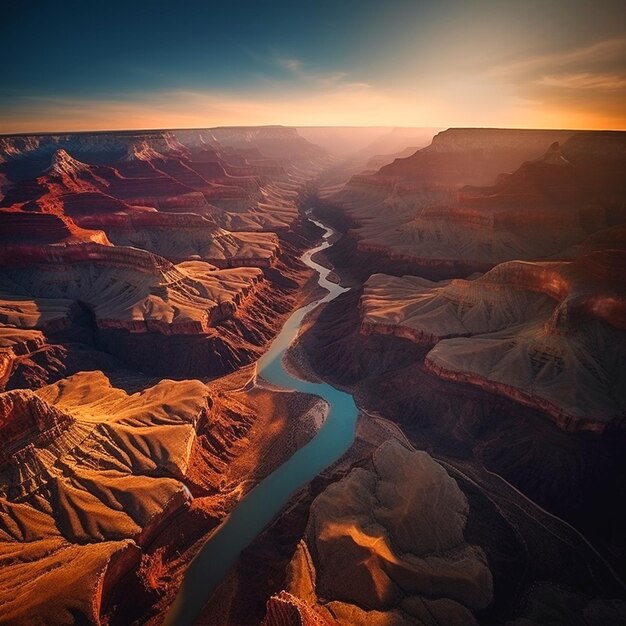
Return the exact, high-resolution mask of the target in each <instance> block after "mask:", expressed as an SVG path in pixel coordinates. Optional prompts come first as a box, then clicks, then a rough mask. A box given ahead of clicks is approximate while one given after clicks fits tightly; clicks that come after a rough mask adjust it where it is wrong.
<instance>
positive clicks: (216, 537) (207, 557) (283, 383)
mask: <svg viewBox="0 0 626 626" xmlns="http://www.w3.org/2000/svg"><path fill="white" fill-rule="evenodd" d="M309 219H311V221H312V222H314V223H315V224H317V225H318V226H319V227H320V228H322V229H324V231H325V232H324V236H323V241H322V243H321V244H320V245H318V246H316V247H315V248H312V249H311V250H309V251H307V252H305V253H304V254H303V255H302V261H303V262H304V263H305V264H306V265H308V266H309V267H311V268H312V269H314V270H316V271H317V272H318V275H319V277H318V283H319V284H320V286H321V287H324V288H325V289H326V290H327V291H328V293H327V294H326V295H325V296H324V297H322V298H319V299H318V300H315V301H314V302H311V303H310V304H308V305H306V306H304V307H302V308H300V309H298V310H297V311H295V312H294V313H293V314H292V315H291V316H290V317H289V319H288V320H287V322H286V323H285V325H284V326H283V329H282V330H281V332H280V334H279V335H278V336H277V337H276V338H275V339H274V341H273V342H272V344H271V346H270V348H269V350H268V351H267V352H266V353H265V354H264V355H263V357H262V358H261V359H260V360H259V362H258V364H257V371H258V374H259V375H260V376H262V377H263V378H264V379H265V380H266V381H268V382H270V383H273V384H275V385H279V386H280V387H284V388H286V389H292V390H295V391H301V392H304V393H311V394H315V395H317V396H320V397H322V398H323V399H324V400H326V402H328V404H329V406H330V411H329V413H328V416H327V418H326V420H325V421H324V423H323V425H322V427H321V428H320V430H319V431H318V432H317V434H316V435H315V437H313V439H311V441H309V442H308V443H307V444H306V445H305V446H304V447H302V448H300V449H299V450H298V451H297V452H296V453H295V454H294V455H293V456H292V457H291V458H290V459H288V460H287V461H286V462H285V463H283V464H282V465H281V466H280V467H279V468H278V469H276V470H275V471H274V472H273V473H271V474H270V475H269V476H267V477H266V478H265V479H264V480H262V481H261V482H260V483H259V484H258V485H256V487H254V488H253V489H252V490H251V491H250V492H249V493H248V494H247V495H246V496H245V497H244V498H242V499H241V501H240V502H239V503H238V504H237V506H236V507H235V508H234V509H233V511H232V512H231V513H230V514H229V515H228V517H227V518H226V519H225V520H224V522H223V523H222V524H221V526H220V527H219V528H218V529H217V530H216V531H215V532H214V533H213V534H212V535H211V537H210V539H208V540H207V542H206V543H205V544H204V546H203V547H202V548H201V549H200V552H198V554H197V555H196V556H195V558H194V559H193V561H192V562H191V563H190V565H189V567H188V568H187V571H186V572H185V577H184V580H183V584H182V585H181V587H180V590H179V592H178V595H177V596H176V599H175V600H174V602H173V603H172V606H171V607H170V609H169V611H168V613H167V615H166V617H165V621H164V626H183V625H187V624H191V623H193V621H194V619H195V618H196V617H197V615H198V614H199V613H200V611H201V610H202V607H203V606H204V605H205V604H206V602H207V601H208V600H209V598H210V597H211V595H212V594H213V592H214V591H215V589H216V588H217V586H218V585H219V584H220V582H221V581H222V580H223V579H224V577H225V576H226V574H227V573H228V571H229V570H230V569H231V568H232V567H233V566H234V565H235V563H236V561H237V558H238V557H239V554H240V553H241V551H242V550H243V549H244V548H246V547H247V546H248V545H249V544H250V543H252V541H253V540H254V539H255V538H256V537H257V535H258V534H259V533H260V532H261V531H262V530H263V529H264V528H265V527H266V526H267V525H268V524H269V523H270V522H271V521H272V520H273V519H274V517H275V516H276V515H277V514H278V513H279V512H280V510H281V509H282V508H283V506H284V505H285V503H286V502H287V500H289V498H290V496H291V495H292V494H293V493H294V492H295V491H296V490H297V489H298V488H300V487H302V486H303V485H306V484H307V483H309V482H310V481H311V480H312V479H313V478H314V477H315V476H316V475H317V474H319V473H320V472H321V471H322V470H324V469H325V468H326V467H328V466H329V465H331V464H332V463H333V462H334V461H336V460H337V459H338V458H339V457H340V456H341V455H342V454H343V453H344V452H345V451H346V450H347V449H348V447H349V446H350V444H351V443H352V441H353V440H354V431H355V424H356V416H357V413H358V410H357V407H356V405H355V403H354V400H353V398H352V396H351V395H350V394H348V393H344V392H343V391H339V390H337V389H335V388H334V387H332V386H330V385H328V384H326V383H311V382H307V381H303V380H300V379H299V378H295V377H293V376H292V375H291V374H290V373H289V372H287V370H286V369H285V368H284V367H283V356H284V354H285V351H286V350H287V348H288V347H289V346H290V345H291V343H292V341H293V340H294V339H295V337H296V336H297V334H298V330H299V329H300V324H301V323H302V320H303V319H304V317H305V315H306V314H307V313H308V312H309V311H311V310H312V309H314V308H315V307H316V306H318V305H320V304H322V303H324V302H329V301H330V300H333V299H334V298H336V297H337V296H338V295H339V294H341V293H343V292H344V291H347V289H346V288H344V287H340V286H339V285H337V284H335V283H332V282H331V281H329V280H328V275H329V273H330V270H329V269H327V268H325V267H322V266H321V265H319V264H318V263H315V261H313V260H312V257H313V255H314V254H315V253H316V252H319V251H320V250H324V249H325V248H328V247H329V246H330V245H332V244H331V243H330V241H329V240H330V238H331V237H332V236H333V234H335V231H334V230H333V229H332V228H329V227H327V226H326V225H324V224H322V223H321V222H319V221H317V220H315V219H312V218H309Z"/></svg>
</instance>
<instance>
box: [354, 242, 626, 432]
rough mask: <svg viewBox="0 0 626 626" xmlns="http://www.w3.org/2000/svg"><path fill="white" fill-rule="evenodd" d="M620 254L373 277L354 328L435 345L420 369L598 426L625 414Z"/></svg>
mask: <svg viewBox="0 0 626 626" xmlns="http://www.w3.org/2000/svg"><path fill="white" fill-rule="evenodd" d="M623 257H624V254H623V253H621V252H618V251H608V252H607V251H604V252H594V253H592V254H589V255H586V256H583V257H580V258H578V259H577V260H576V261H574V262H569V263H565V262H562V263H527V262H520V261H511V262H509V263H504V264H502V265H498V266H497V267H496V268H494V269H493V270H491V271H490V272H488V273H487V274H485V275H484V276H482V277H480V278H476V279H474V280H471V281H465V280H458V279H457V280H452V281H449V282H444V283H439V284H436V283H431V282H430V281H427V280H425V279H422V278H419V277H413V276H405V277H403V278H395V277H392V276H384V275H374V276H372V277H371V278H370V279H369V280H368V281H367V282H366V284H365V286H364V291H363V296H362V298H361V303H360V307H361V315H362V322H361V328H362V332H365V333H376V334H391V335H395V336H398V337H405V338H408V339H410V340H411V341H415V342H417V343H422V344H425V345H430V346H433V345H434V344H436V345H435V347H434V348H433V349H432V350H431V351H430V352H429V354H428V355H427V356H426V360H425V366H426V368H427V370H429V371H431V372H432V373H434V374H435V375H437V376H439V377H442V378H444V379H446V380H453V381H463V382H469V383H471V384H474V385H477V386H479V387H481V388H483V389H488V390H489V391H491V392H493V393H495V394H498V395H505V396H508V397H510V398H512V399H514V400H515V401H517V402H522V403H524V404H528V405H530V406H533V407H535V408H537V409H538V410H540V411H542V412H545V413H546V414H547V415H548V416H550V418H551V419H553V420H554V421H555V422H556V423H557V424H558V425H559V426H561V427H562V428H565V429H567V430H578V429H588V430H594V431H601V430H602V429H603V428H605V427H606V426H607V425H608V424H610V423H613V424H614V425H618V424H621V423H622V422H623V420H624V415H625V414H626V413H625V411H626V396H625V395H624V393H623V389H626V379H625V380H622V378H621V373H620V370H619V367H616V364H617V363H619V362H621V361H622V360H623V359H624V358H625V356H626V337H625V335H624V330H625V329H626V300H625V299H624V293H625V288H626V285H624V283H623V272H624V258H623Z"/></svg>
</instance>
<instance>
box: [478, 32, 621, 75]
mask: <svg viewBox="0 0 626 626" xmlns="http://www.w3.org/2000/svg"><path fill="white" fill-rule="evenodd" d="M625 59H626V38H618V39H607V40H605V41H598V42H596V43H594V44H591V45H589V46H584V47H577V48H572V49H569V50H560V51H558V52H552V53H547V54H540V55H536V56H530V57H528V58H526V59H521V60H519V61H514V62H512V63H507V64H500V65H496V66H494V67H493V68H492V69H491V70H489V71H488V75H491V76H498V77H507V76H508V77H522V76H526V77H537V76H541V75H543V74H545V73H554V71H555V70H558V71H565V70H568V69H572V68H574V69H578V70H581V69H588V70H590V71H597V70H598V69H599V68H602V69H603V70H604V71H606V69H607V68H608V67H619V68H620V69H622V70H623V69H624V65H625Z"/></svg>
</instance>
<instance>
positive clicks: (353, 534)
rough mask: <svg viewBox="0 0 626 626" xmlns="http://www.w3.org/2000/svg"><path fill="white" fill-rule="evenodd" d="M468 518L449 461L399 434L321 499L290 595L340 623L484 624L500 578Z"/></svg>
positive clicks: (297, 558)
mask: <svg viewBox="0 0 626 626" xmlns="http://www.w3.org/2000/svg"><path fill="white" fill-rule="evenodd" d="M467 516H468V503H467V500H466V498H465V496H464V495H463V493H462V492H461V490H460V489H459V487H458V486H457V484H456V482H455V481H454V480H453V479H452V478H450V477H449V476H448V474H446V472H445V470H444V469H443V468H442V467H441V466H439V465H438V464H437V463H436V462H435V461H433V459H432V458H431V457H430V456H429V455H428V454H426V453H424V452H413V451H409V450H408V449H407V448H405V447H404V446H403V445H402V444H400V443H399V442H398V441H396V440H389V441H387V442H385V443H384V444H382V445H381V446H380V447H379V448H378V449H377V450H376V451H375V452H374V454H373V457H372V461H371V466H370V467H367V468H358V469H353V470H352V471H351V472H350V474H349V475H348V476H347V477H346V478H343V479H342V480H340V481H339V482H337V483H334V484H332V485H330V486H329V487H327V488H326V490H325V491H324V492H322V494H321V495H319V496H318V497H317V498H316V499H315V500H314V502H313V505H312V507H311V512H310V516H309V522H308V524H307V529H306V533H305V537H304V539H303V540H302V541H301V542H300V544H299V546H298V549H297V551H296V554H295V555H294V557H293V559H292V561H291V565H290V570H289V572H290V573H289V582H288V586H287V592H288V593H290V594H292V595H293V596H296V597H297V598H299V599H300V600H301V601H302V602H304V603H306V604H308V605H309V606H310V607H311V608H312V609H313V610H314V611H316V612H318V613H320V614H321V615H322V616H324V618H325V619H326V620H327V621H330V622H333V623H335V622H338V623H339V624H350V625H356V624H389V623H393V624H413V623H416V622H420V623H421V622H428V621H431V620H433V619H434V620H435V621H437V622H441V623H448V624H470V623H475V620H474V617H473V615H472V611H473V610H478V609H483V608H485V607H486V606H487V605H488V604H489V603H490V601H491V598H492V578H491V573H490V571H489V568H488V567H487V564H486V560H485V556H484V554H483V552H482V550H481V549H480V548H478V547H476V546H472V545H468V544H467V543H466V541H465V539H464V536H463V531H464V527H465V524H466V521H467ZM279 599H280V596H279V598H277V599H276V600H274V599H273V600H272V601H270V608H271V603H272V602H276V601H278V600H279ZM270 617H271V614H268V616H267V617H266V623H267V624H274V623H276V624H278V623H280V622H278V621H275V622H273V621H270ZM294 623H297V622H294Z"/></svg>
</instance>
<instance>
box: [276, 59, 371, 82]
mask: <svg viewBox="0 0 626 626" xmlns="http://www.w3.org/2000/svg"><path fill="white" fill-rule="evenodd" d="M277 65H278V67H280V68H282V69H284V70H286V71H287V72H288V74H289V75H290V76H291V77H292V78H296V79H297V80H298V81H300V82H302V83H304V84H308V85H315V86H318V87H322V88H331V87H335V88H342V89H367V88H369V87H370V85H369V84H368V83H364V82H356V81H351V80H348V78H349V77H348V74H347V73H346V72H341V71H336V72H320V71H318V70H315V69H314V68H311V67H306V66H305V64H304V63H303V62H302V61H300V60H298V59H294V58H279V59H278V61H277Z"/></svg>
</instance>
